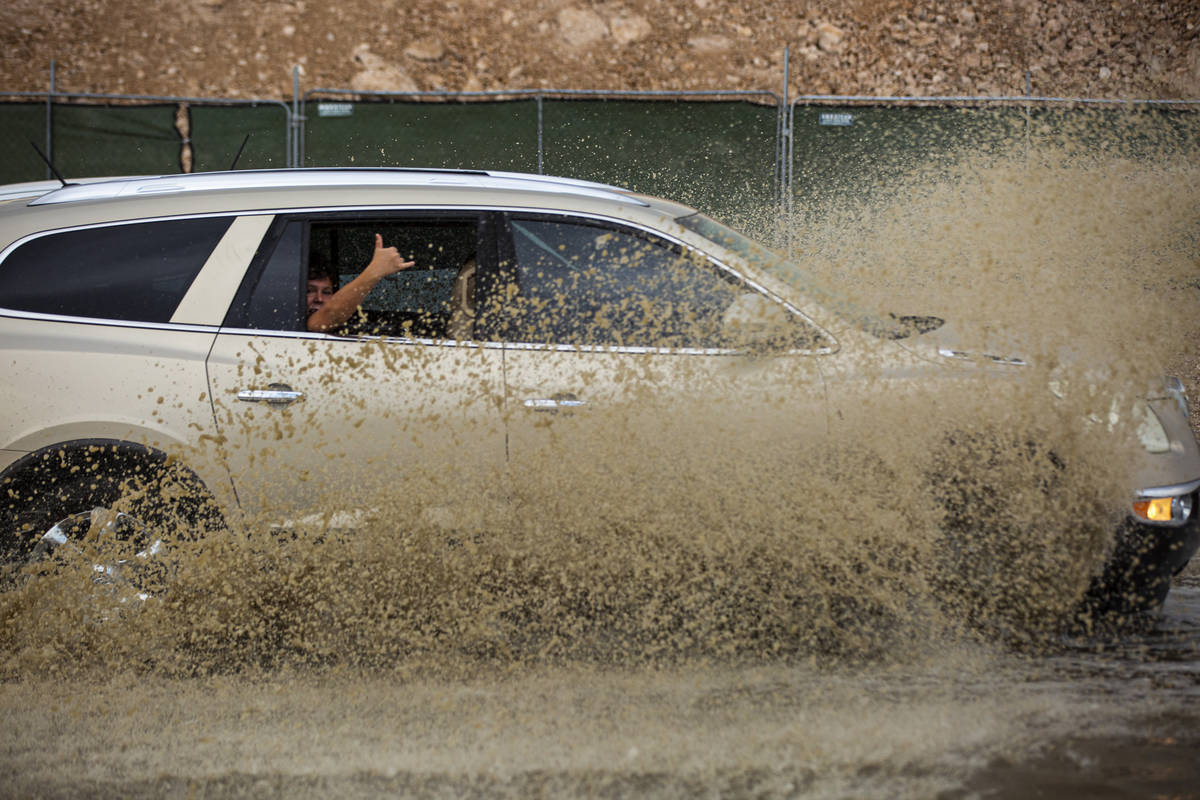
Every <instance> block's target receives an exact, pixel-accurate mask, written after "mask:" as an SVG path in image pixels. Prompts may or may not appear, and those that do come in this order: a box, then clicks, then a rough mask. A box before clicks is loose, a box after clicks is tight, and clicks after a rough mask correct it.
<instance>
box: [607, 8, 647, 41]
mask: <svg viewBox="0 0 1200 800" xmlns="http://www.w3.org/2000/svg"><path fill="white" fill-rule="evenodd" d="M608 27H609V29H610V30H611V31H612V37H613V38H614V39H616V41H617V44H629V43H631V42H636V41H637V40H638V39H644V38H646V37H647V36H649V35H650V32H651V31H652V30H653V28H651V27H650V23H649V22H648V21H647V20H646V18H645V17H643V16H642V15H640V14H629V15H626V14H618V15H617V16H615V17H613V18H612V19H610V20H609V21H608Z"/></svg>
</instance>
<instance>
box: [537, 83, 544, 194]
mask: <svg viewBox="0 0 1200 800" xmlns="http://www.w3.org/2000/svg"><path fill="white" fill-rule="evenodd" d="M535 96H536V97H537V156H538V159H537V161H538V175H541V174H543V173H544V171H545V164H544V161H543V150H542V93H541V92H540V91H539V92H538V93H537V95H535Z"/></svg>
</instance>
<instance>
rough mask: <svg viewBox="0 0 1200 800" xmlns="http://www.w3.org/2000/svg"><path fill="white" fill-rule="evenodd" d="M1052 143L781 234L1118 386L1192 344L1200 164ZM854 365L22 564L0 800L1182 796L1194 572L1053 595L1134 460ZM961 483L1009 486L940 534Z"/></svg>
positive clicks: (1194, 627) (1194, 783) (1090, 566)
mask: <svg viewBox="0 0 1200 800" xmlns="http://www.w3.org/2000/svg"><path fill="white" fill-rule="evenodd" d="M1039 155H1040V157H1039V158H1036V159H1032V160H1031V159H1029V158H1027V157H1025V156H1023V157H1022V158H1020V159H1017V160H1005V159H1003V158H999V157H998V158H994V159H989V160H988V162H987V163H981V162H978V161H968V162H966V163H965V164H964V165H960V167H959V168H957V169H949V170H947V169H942V170H941V171H940V172H939V174H938V175H937V176H936V177H931V176H930V175H927V174H921V173H920V171H918V172H916V173H914V175H913V176H912V177H911V180H910V181H909V182H908V183H906V184H902V185H900V186H889V187H883V188H881V189H880V191H878V192H876V193H874V194H873V195H872V197H873V200H872V202H871V203H868V204H863V205H861V206H858V207H855V208H852V209H845V208H839V209H829V208H822V209H806V210H805V211H806V213H807V216H805V217H804V218H803V219H802V224H801V225H799V226H798V227H797V229H796V230H795V231H793V238H792V243H793V245H794V246H795V247H796V250H797V252H798V253H799V254H800V256H799V257H800V258H801V259H802V260H803V262H804V263H805V265H806V266H808V267H810V268H811V269H812V271H813V273H814V275H815V277H817V278H819V279H821V281H822V282H824V283H827V284H830V283H836V284H840V285H842V286H843V287H849V289H848V290H847V297H848V301H849V303H848V304H849V305H852V306H855V307H857V306H859V305H862V306H869V307H879V306H882V307H883V308H885V309H886V310H893V309H894V310H896V311H898V312H899V313H905V314H909V313H913V314H943V315H945V316H947V317H951V316H953V318H954V319H955V320H956V322H963V323H975V324H977V325H978V326H979V327H978V328H977V329H975V330H972V329H971V328H970V326H969V324H968V325H965V326H964V329H963V336H964V337H965V338H966V339H967V340H968V341H969V340H970V337H971V336H977V337H979V342H980V343H984V342H985V341H986V342H987V343H988V344H989V345H990V344H992V343H993V334H994V332H995V328H989V327H987V326H991V325H995V326H998V327H1004V328H1007V329H1016V330H1018V331H1020V333H1021V334H1022V336H1021V339H1020V341H1021V344H1022V345H1023V346H1024V347H1025V348H1027V349H1026V350H1024V351H1022V352H1021V353H1020V354H1021V355H1026V356H1042V357H1046V356H1047V355H1050V354H1057V353H1058V352H1060V350H1059V348H1060V346H1061V345H1062V343H1063V341H1064V339H1065V340H1066V341H1067V343H1068V344H1069V345H1070V350H1071V351H1072V353H1073V358H1075V359H1076V360H1079V359H1082V360H1083V361H1085V362H1087V361H1088V360H1089V359H1095V360H1097V361H1098V360H1099V359H1100V358H1101V357H1103V358H1104V359H1115V360H1116V361H1117V363H1119V364H1121V365H1122V368H1121V369H1120V370H1119V371H1118V373H1117V374H1115V375H1114V374H1110V375H1108V376H1107V377H1106V379H1107V380H1114V381H1115V380H1122V381H1129V380H1141V379H1143V378H1145V377H1146V376H1148V375H1151V374H1154V373H1155V372H1158V371H1161V370H1162V369H1164V368H1165V366H1166V365H1167V364H1170V363H1172V361H1178V360H1179V359H1181V358H1183V359H1188V358H1192V357H1194V354H1195V346H1194V345H1193V344H1192V343H1193V342H1195V341H1196V340H1197V338H1196V337H1197V335H1198V334H1200V331H1198V330H1197V325H1196V323H1195V320H1196V319H1200V314H1198V313H1197V312H1198V311H1200V307H1198V306H1200V295H1197V293H1196V291H1195V288H1194V287H1193V286H1191V282H1192V281H1193V280H1194V278H1195V270H1196V264H1197V255H1196V248H1195V245H1196V241H1197V239H1196V237H1197V228H1196V217H1195V209H1196V208H1200V178H1198V175H1197V172H1196V169H1195V167H1194V164H1195V161H1194V160H1188V159H1183V160H1180V159H1178V158H1174V157H1172V158H1167V157H1165V156H1164V157H1163V158H1161V159H1158V160H1151V162H1150V163H1143V162H1138V163H1135V162H1132V161H1129V160H1126V159H1123V158H1121V157H1113V158H1111V159H1109V160H1102V161H1101V162H1099V163H1097V162H1096V161H1095V159H1086V158H1080V157H1077V156H1074V155H1072V154H1070V153H1066V154H1064V153H1059V152H1054V153H1049V152H1048V153H1044V154H1039ZM766 227H769V226H764V228H766ZM951 312H953V314H952V313H951ZM1006 354H1007V353H1006ZM1037 374H1038V376H1039V378H1040V379H1045V378H1047V377H1048V375H1046V374H1043V373H1037ZM871 377H872V376H868V377H867V380H865V381H864V382H863V383H862V387H863V395H862V396H863V400H862V402H860V403H857V404H855V405H853V406H852V407H846V408H845V409H843V410H844V414H843V416H842V420H843V423H844V427H843V428H842V429H841V430H840V431H839V432H837V433H835V434H834V435H833V436H831V438H830V439H828V440H823V441H822V442H820V443H815V442H811V441H803V442H799V443H798V442H796V441H795V437H791V438H788V437H786V436H782V435H778V434H781V433H783V432H786V431H793V430H794V429H795V427H796V425H797V423H796V417H795V415H794V414H793V411H794V409H791V408H790V407H787V406H786V405H780V406H778V407H766V408H760V409H758V410H757V411H756V413H757V414H759V416H758V424H757V425H756V426H755V427H754V428H753V429H752V430H747V429H745V428H739V427H738V426H737V424H736V423H737V416H736V415H730V414H729V413H728V409H727V408H721V407H718V408H715V409H714V408H711V407H705V406H703V405H702V404H697V405H695V406H694V407H692V406H688V407H687V413H685V414H682V413H679V412H680V408H681V407H680V406H673V408H672V410H673V411H674V412H675V413H674V414H673V415H672V416H671V417H669V418H664V419H649V420H648V419H645V418H643V417H638V418H628V417H625V416H623V415H622V414H620V413H617V414H614V415H610V416H607V417H605V416H603V415H598V416H597V417H596V418H593V419H590V420H588V421H583V422H581V424H579V425H577V426H575V427H574V428H572V429H571V430H560V431H557V433H556V437H553V438H552V440H551V441H550V443H549V444H547V445H546V449H544V450H539V451H537V454H536V455H535V456H533V457H528V458H516V459H514V460H513V462H512V463H511V464H510V465H509V466H508V469H507V471H506V473H505V474H503V475H477V476H470V479H469V480H468V479H467V478H464V477H463V476H461V475H458V476H455V475H454V473H447V472H446V471H444V470H442V471H439V470H433V469H431V470H429V472H428V474H425V475H421V474H409V475H407V477H406V479H405V482H404V490H405V491H404V492H403V493H395V492H383V493H380V494H379V495H377V496H374V497H365V498H361V499H360V500H359V508H358V509H357V511H359V512H360V515H359V517H358V518H356V520H355V521H354V523H353V524H352V525H349V524H347V525H343V524H342V523H341V522H335V521H334V518H333V516H332V515H330V516H327V517H326V518H325V519H324V520H322V522H321V523H320V524H315V525H313V526H310V527H305V526H302V525H301V526H293V527H291V528H287V529H284V530H282V531H280V530H278V529H276V530H272V529H271V528H270V527H269V525H268V524H267V523H266V522H263V521H249V522H248V523H246V524H245V525H242V526H239V527H238V528H237V529H236V530H231V531H228V532H224V533H221V534H215V535H213V536H212V537H210V538H209V539H207V540H205V542H204V543H203V545H202V546H200V547H189V546H188V545H186V544H183V543H179V544H177V545H176V547H175V548H174V549H173V551H172V562H171V576H170V577H171V588H170V590H169V591H167V592H164V593H161V594H159V595H156V596H155V597H153V598H152V599H151V600H150V601H148V602H145V603H134V602H121V598H119V597H113V596H112V595H111V593H108V592H107V590H97V589H96V588H95V587H94V586H93V585H92V584H91V583H90V582H89V581H88V580H86V578H87V570H88V565H87V564H86V563H84V564H81V565H75V567H77V568H78V569H76V570H74V571H73V570H72V569H71V565H69V564H68V565H64V566H63V567H62V568H61V569H58V570H56V571H47V572H44V573H40V574H35V575H32V576H29V578H28V580H26V581H25V582H23V583H21V584H20V585H18V586H16V587H15V588H10V589H9V590H8V591H6V592H5V593H4V594H3V595H0V619H2V621H3V627H0V658H2V659H3V661H2V663H0V673H2V675H3V678H4V682H3V683H0V709H2V718H3V722H4V724H3V725H2V726H0V796H13V797H24V796H95V795H106V796H108V795H112V796H129V797H138V796H146V797H161V796H170V797H174V796H179V797H184V796H197V795H199V796H222V797H224V796H235V797H236V796H253V797H274V796H278V797H284V796H288V797H292V796H301V797H304V796H313V797H315V796H322V797H324V796H329V795H336V796H350V797H354V796H380V795H389V794H410V795H421V796H442V795H446V796H479V797H495V796H500V797H505V796H512V797H526V796H529V795H535V794H536V795H549V796H564V797H575V796H588V797H592V796H631V795H636V796H648V797H694V796H711V795H721V796H730V797H749V796H754V797H761V796H767V797H791V796H805V797H889V798H890V797H915V798H923V797H937V796H942V797H973V796H981V797H983V796H986V797H992V796H1000V797H1025V796H1030V795H1036V794H1037V793H1039V792H1040V793H1042V794H1044V795H1046V796H1058V795H1081V796H1115V797H1121V796H1129V797H1141V796H1156V795H1162V796H1177V797H1188V796H1197V795H1200V768H1198V767H1197V764H1198V763H1200V735H1197V733H1196V731H1197V730H1200V728H1198V727H1197V726H1198V723H1200V578H1198V577H1197V573H1196V570H1195V568H1193V569H1192V571H1191V572H1190V574H1189V575H1187V576H1185V577H1183V578H1181V579H1180V581H1179V583H1178V585H1177V586H1176V587H1175V590H1174V593H1173V595H1172V597H1171V599H1170V600H1169V603H1168V605H1167V607H1166V609H1164V611H1163V614H1162V615H1161V616H1158V617H1154V618H1151V619H1149V620H1144V621H1141V622H1139V623H1138V624H1132V625H1124V626H1121V627H1119V628H1116V629H1103V630H1102V631H1101V632H1095V631H1093V632H1092V633H1089V634H1087V635H1083V634H1080V633H1076V632H1077V631H1079V630H1080V628H1078V627H1077V626H1075V625H1074V624H1073V620H1072V617H1071V610H1072V609H1073V608H1074V606H1075V603H1077V601H1078V599H1079V597H1080V595H1081V593H1082V591H1083V590H1084V588H1085V587H1086V585H1087V580H1088V578H1089V576H1090V575H1091V574H1093V573H1094V571H1095V569H1096V568H1097V566H1098V564H1099V563H1100V561H1102V559H1103V557H1104V555H1105V554H1106V552H1107V548H1109V547H1111V538H1110V534H1111V519H1110V517H1109V516H1108V515H1107V511H1106V509H1110V508H1112V507H1113V503H1114V502H1115V501H1117V500H1119V499H1120V494H1121V491H1122V490H1121V487H1122V486H1123V485H1124V484H1123V481H1124V480H1125V479H1126V478H1127V477H1128V476H1127V475H1126V474H1125V473H1124V472H1123V471H1122V469H1121V466H1120V465H1121V464H1123V463H1124V459H1123V458H1122V457H1121V454H1122V453H1127V452H1128V451H1124V450H1122V449H1121V448H1122V447H1128V446H1129V442H1128V441H1124V440H1121V439H1120V436H1116V437H1115V438H1114V437H1111V436H1110V437H1101V438H1100V439H1097V438H1096V437H1095V436H1093V435H1092V434H1093V433H1094V430H1093V429H1092V428H1088V427H1087V426H1086V425H1083V426H1081V425H1080V424H1079V420H1080V419H1082V418H1083V417H1084V416H1085V412H1088V411H1090V410H1091V409H1089V408H1087V407H1086V405H1087V399H1086V398H1084V399H1083V400H1082V401H1080V402H1081V403H1082V404H1083V405H1082V406H1078V405H1073V404H1072V403H1071V402H1068V401H1067V400H1064V401H1063V404H1065V406H1064V405H1063V404H1053V403H1050V399H1049V393H1047V392H1045V391H1044V386H1045V384H1044V382H1043V383H1042V384H1041V385H1040V388H1038V389H1037V390H1036V391H1035V390H1032V389H1029V388H1028V387H1026V388H1025V389H1018V390H1013V391H1007V390H1006V391H1003V392H1001V391H999V390H997V391H995V392H993V393H992V394H990V395H988V396H981V395H980V393H978V392H976V391H973V390H972V389H970V388H967V389H964V390H963V391H962V393H961V394H959V395H953V393H950V392H948V391H943V390H939V391H938V392H935V393H933V394H926V395H920V394H917V395H913V396H903V397H901V396H898V395H896V394H894V393H892V392H890V391H888V389H889V387H890V384H887V383H878V384H875V383H872V381H871ZM875 378H877V379H878V380H880V381H882V380H883V377H882V376H875ZM1189 388H1191V389H1192V391H1193V394H1195V393H1196V387H1195V386H1194V385H1193V386H1190V387H1189ZM931 409H933V410H935V411H936V412H937V413H935V414H930V413H928V412H929V411H930V410H931ZM983 412H987V413H988V414H989V415H992V416H990V417H989V418H990V419H992V420H998V421H999V423H1000V424H1001V425H1003V426H1006V427H1004V428H1003V430H1008V429H1011V428H1012V427H1013V426H1014V425H1018V426H1020V430H1022V431H1026V432H1029V433H1030V434H1036V439H1035V440H1036V442H1037V443H1038V446H1037V447H1030V446H1029V444H1028V441H1021V442H1017V443H1016V445H1015V446H1011V438H1010V437H1003V436H1000V437H996V436H990V438H987V437H988V436H989V435H990V433H994V432H995V431H996V430H997V429H996V428H987V427H982V426H981V427H980V431H981V432H982V433H981V434H980V435H983V436H985V438H984V439H982V440H981V441H987V442H991V443H992V445H996V446H997V447H999V448H1000V449H999V450H989V451H987V452H988V453H989V455H988V457H987V458H986V459H983V462H986V463H978V462H977V463H972V462H971V460H970V459H966V458H961V457H958V458H951V457H950V456H949V455H948V454H953V453H955V452H956V451H955V448H954V447H953V444H954V442H955V441H961V440H955V439H953V438H952V437H953V436H954V435H955V434H954V433H953V432H954V431H956V430H961V429H962V424H963V420H964V417H963V416H961V415H962V414H968V415H969V416H970V418H972V419H974V418H975V416H974V415H975V414H976V413H983ZM931 417H933V418H934V419H930V418H931ZM651 433H652V434H653V436H651V435H650V434H651ZM1118 433H1119V432H1118ZM617 434H619V435H617ZM977 441H980V440H977ZM614 442H615V444H614ZM622 442H624V443H628V442H637V443H639V444H638V446H636V447H633V448H630V447H628V446H619V445H620V444H621V443H622ZM1005 442H1008V443H1010V446H1005V444H1004V443H1005ZM961 450H962V448H958V450H957V454H958V455H959V456H961V455H962V453H961ZM1051 450H1052V451H1053V452H1054V453H1055V454H1056V459H1055V460H1051V459H1048V458H1047V457H1046V455H1047V453H1048V452H1050V451H1051ZM573 452H574V453H577V452H587V453H588V454H589V458H588V459H587V460H586V462H585V463H583V464H580V463H578V460H575V461H573V460H571V459H570V458H568V456H569V455H570V454H571V453H573ZM1114 453H1115V454H1116V455H1115V456H1114ZM1059 461H1061V462H1063V463H1066V464H1067V465H1068V469H1067V470H1066V471H1065V472H1064V470H1063V469H1062V468H1061V467H1060V466H1058V463H1059ZM947 465H950V466H947ZM448 474H450V475H451V478H449V479H448V478H447V475H448ZM951 479H954V480H951ZM947 481H950V483H949V485H953V486H960V487H961V486H967V487H972V486H976V485H978V482H980V481H986V484H987V485H988V486H989V487H991V488H993V489H995V490H996V491H997V492H999V494H1000V496H1002V497H1008V498H1016V499H1017V500H1019V502H1013V503H1010V504H1006V505H1001V506H1000V507H999V508H997V509H993V511H994V512H995V513H992V514H990V515H987V514H985V515H981V516H977V517H971V518H969V519H966V520H961V519H950V517H949V516H948V507H947V504H946V502H945V497H946V494H945V487H946V486H947V485H948V484H947ZM463 486H472V487H486V488H480V489H479V491H473V492H464V491H462V487H463ZM1030 486H1037V487H1039V491H1028V487H1030ZM956 508H957V509H958V510H959V511H961V510H962V506H961V505H960V506H958V507H956ZM1001 512H1002V513H1001ZM951 523H953V524H951ZM947 553H949V554H950V555H949V556H947V555H946V554H947Z"/></svg>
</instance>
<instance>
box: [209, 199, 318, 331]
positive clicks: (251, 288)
mask: <svg viewBox="0 0 1200 800" xmlns="http://www.w3.org/2000/svg"><path fill="white" fill-rule="evenodd" d="M304 227H305V226H304V223H303V222H290V223H287V224H286V225H285V226H283V227H282V228H280V227H278V226H277V227H275V228H274V229H273V231H272V234H268V236H267V237H266V239H264V241H263V245H262V247H261V248H260V249H259V254H258V256H256V257H255V259H254V264H255V267H256V266H257V265H258V264H260V263H262V262H263V261H264V260H265V261H266V263H265V265H264V266H263V267H262V269H256V268H255V267H251V269H250V270H249V271H248V272H247V274H246V279H245V280H244V281H243V282H242V286H241V288H240V289H239V290H238V293H237V297H235V298H234V301H233V305H232V306H230V309H229V315H228V317H227V318H226V319H225V325H226V327H230V328H252V329H254V330H264V331H296V330H302V329H303V327H304V317H303V314H302V312H303V303H302V300H303V298H302V296H301V293H300V290H301V281H300V272H301V265H302V264H303V259H304Z"/></svg>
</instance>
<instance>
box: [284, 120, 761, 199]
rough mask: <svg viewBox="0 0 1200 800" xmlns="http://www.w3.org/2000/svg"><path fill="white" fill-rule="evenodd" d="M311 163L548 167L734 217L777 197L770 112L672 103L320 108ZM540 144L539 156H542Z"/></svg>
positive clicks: (310, 126)
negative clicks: (737, 211) (747, 207)
mask: <svg viewBox="0 0 1200 800" xmlns="http://www.w3.org/2000/svg"><path fill="white" fill-rule="evenodd" d="M305 116H306V120H305V140H304V151H305V164H306V165H308V166H334V165H357V166H404V167H408V166H412V167H445V168H454V169H491V170H509V171H515V172H537V171H538V169H539V163H540V165H541V171H542V172H543V173H545V174H548V175H562V176H566V177H572V178H581V179H585V180H595V181H601V182H604V183H613V184H617V185H619V186H625V187H628V188H631V189H634V190H637V191H642V192H649V193H651V194H660V195H665V196H667V197H671V198H674V199H678V200H681V201H683V202H685V203H689V204H692V205H696V206H699V207H702V208H705V209H706V210H710V211H712V212H713V213H717V214H727V213H728V212H730V211H731V210H733V209H734V208H736V207H737V206H740V205H745V204H761V203H767V202H770V200H771V198H773V197H774V196H775V195H776V192H777V189H776V187H775V183H774V181H775V170H776V160H775V158H776V157H775V152H776V142H777V137H776V124H777V111H776V109H775V108H774V107H772V106H759V105H754V104H752V103H747V102H733V103H730V102H694V101H662V100H653V101H652V100H619V101H618V100H543V101H542V103H541V109H540V137H539V107H538V102H537V101H536V100H514V101H502V102H490V103H458V102H454V103H427V102H422V103H417V102H394V103H353V104H351V103H340V102H313V101H310V102H309V103H307V104H306V110H305ZM539 138H540V143H541V153H540V158H539Z"/></svg>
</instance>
